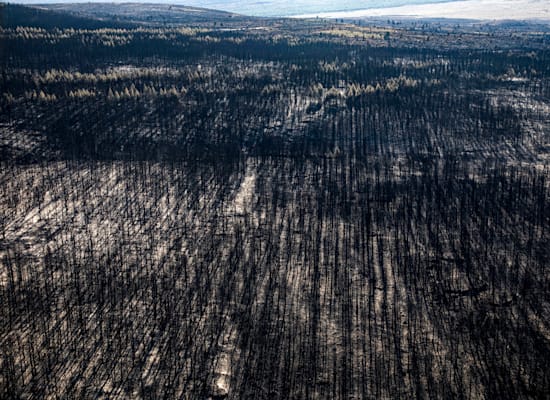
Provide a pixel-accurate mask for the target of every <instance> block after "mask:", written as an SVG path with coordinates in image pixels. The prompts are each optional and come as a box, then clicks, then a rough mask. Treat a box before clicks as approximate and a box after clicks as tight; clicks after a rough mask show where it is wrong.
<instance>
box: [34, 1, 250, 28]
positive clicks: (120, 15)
mask: <svg viewBox="0 0 550 400" xmlns="http://www.w3.org/2000/svg"><path fill="white" fill-rule="evenodd" d="M39 7H40V8H43V9H47V10H50V11H56V12H63V13H69V14H71V15H74V16H78V17H83V18H94V19H99V20H103V21H115V22H125V23H132V24H147V25H172V26H174V25H181V24H196V23H214V22H219V23H223V22H224V21H232V22H245V21H250V20H252V19H255V18H254V17H247V16H242V15H239V14H233V13H230V12H225V11H217V10H209V9H204V8H197V7H187V6H182V5H175V4H174V5H171V4H152V3H150V4H148V3H122V4H121V3H116V4H115V3H58V4H41V5H40V6H39Z"/></svg>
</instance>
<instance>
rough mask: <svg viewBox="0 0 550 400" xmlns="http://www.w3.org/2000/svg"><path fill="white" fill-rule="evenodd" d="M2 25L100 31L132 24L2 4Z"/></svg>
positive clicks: (60, 11)
mask: <svg viewBox="0 0 550 400" xmlns="http://www.w3.org/2000/svg"><path fill="white" fill-rule="evenodd" d="M0 25H1V26H2V27H3V28H15V27H17V26H32V27H36V28H44V29H52V28H60V29H65V28H81V29H100V28H107V27H113V26H115V27H128V26H130V25H131V24H129V23H121V22H118V23H117V22H115V21H112V20H110V21H103V20H100V19H97V18H92V17H91V15H88V16H84V15H82V16H78V15H70V14H67V13H66V12H63V10H62V9H61V8H60V9H59V10H55V8H54V7H52V9H46V8H43V7H27V6H22V5H18V4H3V3H0Z"/></svg>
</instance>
